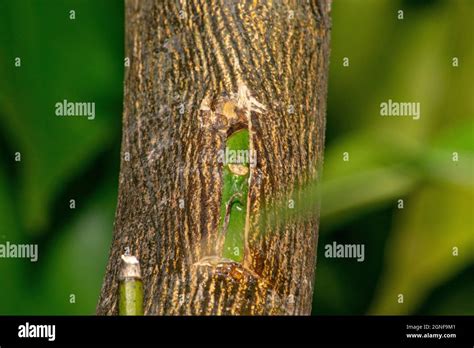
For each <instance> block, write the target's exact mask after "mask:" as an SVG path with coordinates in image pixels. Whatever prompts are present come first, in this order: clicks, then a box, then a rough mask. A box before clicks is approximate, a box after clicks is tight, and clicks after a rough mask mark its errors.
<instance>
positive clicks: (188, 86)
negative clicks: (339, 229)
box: [97, 0, 330, 315]
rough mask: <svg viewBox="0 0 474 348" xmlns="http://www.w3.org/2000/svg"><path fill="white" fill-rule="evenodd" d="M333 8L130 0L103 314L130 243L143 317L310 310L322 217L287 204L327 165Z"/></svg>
mask: <svg viewBox="0 0 474 348" xmlns="http://www.w3.org/2000/svg"><path fill="white" fill-rule="evenodd" d="M329 12H330V5H329V1H328V0H311V1H290V0H280V1H213V0H189V1H185V0H182V1H158V0H157V1H152V0H128V1H126V56H127V57H129V58H130V66H129V67H128V68H126V77H125V100H124V116H123V139H122V153H121V156H122V160H121V169H120V180H119V198H118V206H117V212H116V218H115V227H114V238H113V243H112V247H111V252H110V259H109V263H108V266H107V270H106V276H105V280H104V284H103V287H102V293H101V297H100V300H99V304H98V307H97V313H98V314H117V312H118V300H117V297H118V286H119V272H120V269H119V268H120V263H121V258H120V256H121V255H122V254H124V253H125V252H126V251H129V252H130V253H131V254H133V255H135V256H136V257H137V258H138V259H139V261H140V265H141V269H142V276H143V288H144V298H143V302H144V313H145V314H171V315H211V314H250V315H254V314H256V315H258V314H263V315H266V314H309V313H310V312H311V302H312V293H313V281H314V270H315V261H316V245H317V236H318V219H319V217H318V214H319V213H318V211H317V210H315V211H314V214H312V215H311V216H310V218H307V217H306V218H304V219H303V218H300V217H298V215H290V217H288V218H284V219H283V218H282V217H283V216H286V214H284V213H282V209H283V210H285V209H292V208H293V207H294V206H297V205H298V204H299V203H300V200H299V196H300V190H299V189H298V188H301V187H304V186H305V185H308V184H310V183H313V182H317V180H318V179H319V176H320V172H321V164H322V158H323V145H324V129H325V112H326V90H327V74H328V59H329V58H328V56H329V27H330V24H329V23H330V19H329ZM275 202H279V204H274V203H275ZM277 206H278V207H277ZM282 207H283V208H282Z"/></svg>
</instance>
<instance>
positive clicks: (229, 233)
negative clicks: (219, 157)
mask: <svg viewBox="0 0 474 348" xmlns="http://www.w3.org/2000/svg"><path fill="white" fill-rule="evenodd" d="M250 158H251V157H250V153H249V131H248V129H242V130H239V131H236V132H234V133H233V134H231V135H230V136H229V138H228V139H227V142H226V157H225V160H224V168H223V189H222V199H221V223H220V230H221V238H225V239H224V243H223V247H222V257H224V258H227V259H231V260H234V261H236V262H242V260H243V257H244V245H245V222H246V218H247V196H248V183H249V171H250V169H249V159H250Z"/></svg>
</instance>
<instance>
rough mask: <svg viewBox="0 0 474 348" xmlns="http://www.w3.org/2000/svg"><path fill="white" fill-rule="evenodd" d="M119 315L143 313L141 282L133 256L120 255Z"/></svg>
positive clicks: (138, 265)
mask: <svg viewBox="0 0 474 348" xmlns="http://www.w3.org/2000/svg"><path fill="white" fill-rule="evenodd" d="M122 261H123V263H122V269H121V272H120V286H119V292H120V294H119V315H143V283H142V278H141V272H140V264H139V262H138V260H137V258H136V257H135V256H128V255H122Z"/></svg>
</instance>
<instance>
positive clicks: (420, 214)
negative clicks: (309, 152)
mask: <svg viewBox="0 0 474 348" xmlns="http://www.w3.org/2000/svg"><path fill="white" fill-rule="evenodd" d="M70 10H74V11H75V19H74V20H72V19H70ZM398 10H403V11H404V19H403V20H399V19H397V16H398V12H397V11H398ZM332 17H333V29H332V42H331V46H332V52H331V65H330V78H329V99H328V114H327V133H326V134H327V143H326V144H327V145H326V154H325V163H324V174H323V185H322V208H321V228H320V239H319V245H318V251H319V252H318V262H317V270H316V286H315V294H314V306H313V314H474V300H473V294H474V228H473V226H474V224H473V222H474V221H473V216H474V204H473V203H474V202H473V199H474V187H473V186H474V183H473V169H474V82H473V79H474V64H473V63H474V48H473V43H474V38H473V33H474V25H473V17H474V1H470V0H451V1H448V0H444V1H413V0H412V1H408V0H407V1H390V0H335V1H334V3H333V11H332ZM123 33H124V10H123V2H122V1H112V0H110V1H92V0H88V1H86V0H83V1H79V0H71V1H67V2H66V1H60V0H54V1H53V0H49V1H34V0H17V1H6V0H1V1H0V243H5V242H6V241H10V242H11V243H28V244H30V243H37V244H38V245H39V260H38V262H36V263H31V262H30V261H29V260H21V259H20V260H19V259H0V314H93V313H94V311H95V305H96V303H97V299H98V294H99V291H100V287H101V283H102V278H103V275H104V271H105V265H106V260H107V257H108V251H109V245H110V241H111V236H112V226H113V217H114V213H115V206H116V199H117V185H118V172H119V153H120V136H121V118H122V94H123V86H122V81H123V63H124V51H123V42H124V37H123ZM16 57H20V58H21V67H15V58H16ZM344 57H348V58H349V66H348V67H345V66H343V59H344ZM453 57H458V59H459V66H458V67H453V66H452V59H453ZM64 99H67V100H69V101H90V102H95V103H96V118H95V120H93V121H89V120H87V119H86V118H71V117H64V118H58V117H56V116H55V114H54V112H55V107H54V105H55V103H56V102H58V101H62V100H64ZM388 99H392V100H394V101H415V102H420V103H421V119H420V120H418V121H415V120H412V119H411V118H403V117H399V118H396V117H389V118H387V117H381V116H380V115H379V105H380V103H381V102H383V101H387V100H388ZM17 152H19V153H21V161H20V162H15V153H17ZM344 152H348V153H349V156H350V157H349V158H350V160H349V161H343V153H344ZM453 152H457V153H458V156H459V160H458V161H453V160H452V157H453ZM71 199H74V200H75V202H76V208H75V209H70V200H71ZM400 199H403V205H404V208H403V209H399V208H398V200H400ZM333 241H336V242H338V243H358V244H364V245H365V261H364V262H356V261H355V260H354V259H328V258H325V257H324V245H326V244H330V243H332V242H333ZM454 247H457V248H458V249H459V253H458V255H457V256H454V255H453V248H454ZM71 294H74V295H75V303H71V301H70V299H71V297H70V295H71ZM399 294H403V295H404V302H403V303H402V304H400V303H398V297H397V296H398V295H399Z"/></svg>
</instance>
